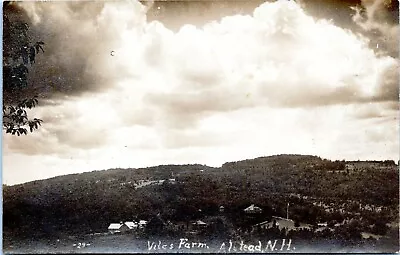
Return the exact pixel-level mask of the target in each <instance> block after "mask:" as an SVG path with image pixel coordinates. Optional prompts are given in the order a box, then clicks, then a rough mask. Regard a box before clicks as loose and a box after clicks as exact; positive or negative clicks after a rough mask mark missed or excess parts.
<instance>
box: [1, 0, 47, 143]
mask: <svg viewBox="0 0 400 255" xmlns="http://www.w3.org/2000/svg"><path fill="white" fill-rule="evenodd" d="M12 6H13V4H11V3H9V2H5V3H4V8H5V9H4V16H3V22H4V26H3V31H4V32H3V33H4V35H3V45H4V47H3V130H4V131H5V132H6V134H11V135H18V136H19V135H21V134H25V135H26V134H28V128H29V131H30V132H33V131H34V130H36V129H38V128H39V126H40V125H41V123H42V122H43V121H42V120H41V119H37V118H33V119H29V117H28V113H27V109H29V110H30V109H32V108H33V107H35V106H37V104H38V97H37V96H34V97H32V98H27V99H22V100H21V99H20V98H21V92H22V91H23V90H24V89H26V88H27V87H28V73H29V68H28V67H29V65H32V64H34V63H35V61H36V55H37V54H38V53H39V52H40V51H42V53H44V49H43V45H44V42H42V41H39V42H34V43H32V42H31V41H30V36H29V25H28V24H27V23H26V22H22V21H18V20H13V21H12V20H11V19H9V17H8V16H7V10H9V9H10V8H12Z"/></svg>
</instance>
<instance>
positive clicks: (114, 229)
mask: <svg viewBox="0 0 400 255" xmlns="http://www.w3.org/2000/svg"><path fill="white" fill-rule="evenodd" d="M128 230H129V227H128V226H127V225H125V224H122V223H111V224H110V225H109V226H108V231H110V233H111V234H115V233H122V232H126V231H128Z"/></svg>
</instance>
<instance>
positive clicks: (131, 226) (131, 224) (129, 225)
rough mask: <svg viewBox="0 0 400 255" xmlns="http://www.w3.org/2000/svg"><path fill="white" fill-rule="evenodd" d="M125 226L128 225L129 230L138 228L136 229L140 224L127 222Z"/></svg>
mask: <svg viewBox="0 0 400 255" xmlns="http://www.w3.org/2000/svg"><path fill="white" fill-rule="evenodd" d="M125 225H126V226H127V227H128V228H129V229H132V228H136V227H137V226H138V224H137V223H136V222H133V221H127V222H125Z"/></svg>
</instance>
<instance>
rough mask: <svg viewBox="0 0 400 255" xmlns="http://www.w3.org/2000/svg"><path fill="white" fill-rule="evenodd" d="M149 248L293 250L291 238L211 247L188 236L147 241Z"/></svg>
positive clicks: (242, 250)
mask: <svg viewBox="0 0 400 255" xmlns="http://www.w3.org/2000/svg"><path fill="white" fill-rule="evenodd" d="M147 249H148V250H149V251H157V250H158V251H160V250H161V251H162V250H164V251H166V250H210V249H211V251H218V252H258V253H259V252H275V251H293V250H295V248H294V247H293V246H292V240H291V239H288V240H287V239H275V240H267V241H264V242H261V241H258V242H257V243H254V244H246V243H244V241H240V242H233V241H232V240H229V241H228V242H222V243H221V244H220V245H218V246H217V247H211V248H210V246H209V245H208V244H207V243H205V242H193V241H189V240H188V239H187V238H181V239H179V242H164V241H158V242H151V241H147Z"/></svg>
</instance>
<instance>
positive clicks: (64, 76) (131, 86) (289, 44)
mask: <svg viewBox="0 0 400 255" xmlns="http://www.w3.org/2000/svg"><path fill="white" fill-rule="evenodd" d="M15 10H18V11H19V12H18V13H17V14H16V13H12V12H10V13H7V11H5V13H7V15H10V16H12V15H14V16H15V17H17V18H20V19H23V20H26V21H27V22H29V24H30V25H31V33H32V36H33V38H36V39H38V40H42V41H44V42H45V43H46V45H45V53H44V54H41V55H39V56H38V57H37V61H36V64H35V65H34V66H32V67H31V72H30V77H29V83H30V84H31V87H30V89H31V91H32V92H34V93H36V94H38V95H39V96H40V98H41V100H40V106H39V107H37V108H35V109H34V110H33V111H32V113H31V114H32V116H35V117H39V118H41V119H43V121H44V124H43V127H42V128H41V129H40V130H39V131H37V132H35V133H32V134H29V135H28V136H23V137H13V136H8V135H4V136H3V182H5V183H6V184H16V183H23V182H27V181H31V180H35V179H43V178H49V177H53V176H57V175H63V174H69V173H78V172H85V171H93V170H103V169H108V168H117V167H121V168H127V167H144V166H154V165H159V164H181V163H200V164H207V165H210V166H220V165H221V164H222V163H224V162H226V161H236V160H241V159H247V158H254V157H259V156H267V155H274V154H312V155H318V156H321V157H324V158H329V159H332V160H335V159H340V160H341V159H346V160H357V159H361V160H367V159H370V160H376V159H377V160H381V159H393V160H396V161H397V160H398V159H399V134H398V133H399V130H398V121H399V120H398V117H399V115H398V96H399V89H398V84H399V75H398V68H399V57H398V54H399V52H398V50H399V48H398V45H399V42H398V38H399V25H398V3H397V1H387V0H365V1H355V0H352V1H333V0H330V1H311V0H310V1H306V0H303V1H297V2H296V1H288V0H282V1H276V2H274V1H271V2H264V1H260V0H257V1H237V0H226V1H215V2H213V1H205V0H203V1H178V2H176V1H174V2H170V1H160V2H157V1H156V2H142V3H140V2H137V1H135V0H130V1H112V2H111V1H110V2H105V1H96V2H90V1H84V2H77V1H71V2H56V1H54V2H52V1H46V2H40V3H39V2H21V3H19V5H18V8H14V9H13V12H15Z"/></svg>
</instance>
